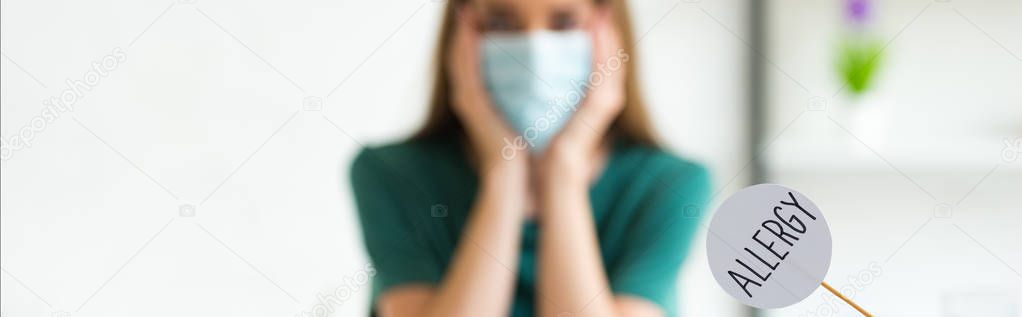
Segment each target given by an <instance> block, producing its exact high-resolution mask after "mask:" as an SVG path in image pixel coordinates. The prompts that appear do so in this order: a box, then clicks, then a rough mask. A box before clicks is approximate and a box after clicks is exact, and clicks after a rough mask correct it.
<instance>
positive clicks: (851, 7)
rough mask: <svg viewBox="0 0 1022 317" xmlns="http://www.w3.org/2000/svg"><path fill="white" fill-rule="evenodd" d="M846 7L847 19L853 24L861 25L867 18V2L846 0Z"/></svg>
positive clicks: (867, 0)
mask: <svg viewBox="0 0 1022 317" xmlns="http://www.w3.org/2000/svg"><path fill="white" fill-rule="evenodd" d="M846 5H847V7H846V9H847V12H846V13H847V14H848V19H849V20H851V21H852V22H853V23H856V24H861V23H864V22H866V19H868V18H869V11H870V3H869V0H847V4H846Z"/></svg>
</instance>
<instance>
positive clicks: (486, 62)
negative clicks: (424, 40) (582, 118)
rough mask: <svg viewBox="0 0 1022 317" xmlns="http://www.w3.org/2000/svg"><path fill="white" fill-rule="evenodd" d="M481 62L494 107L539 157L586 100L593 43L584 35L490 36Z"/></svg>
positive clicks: (564, 32) (566, 33) (484, 46)
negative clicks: (583, 100)
mask: <svg viewBox="0 0 1022 317" xmlns="http://www.w3.org/2000/svg"><path fill="white" fill-rule="evenodd" d="M482 60H483V76H484V78H485V80H486V88H487V89H488V90H489V93H490V97H491V98H492V99H493V103H494V104H495V106H496V107H497V108H498V109H499V110H500V112H501V113H502V114H503V116H504V119H505V120H506V121H507V123H508V124H509V125H511V127H512V128H513V129H514V130H515V131H516V132H518V133H519V134H520V136H521V137H522V139H524V142H525V143H528V145H529V146H531V147H532V150H531V151H532V153H534V154H537V153H542V152H543V150H545V149H546V147H547V145H549V143H550V140H551V139H553V137H554V136H555V135H557V133H558V132H560V131H561V129H562V128H564V125H565V123H567V122H568V119H569V118H570V117H571V116H572V115H573V114H574V113H575V110H576V109H577V107H578V105H579V103H580V102H581V101H582V99H584V97H585V93H586V91H585V89H586V80H587V79H588V77H589V73H590V71H591V68H592V62H593V61H592V42H591V40H590V37H589V33H587V32H585V31H558V32H553V31H538V32H529V33H487V34H486V37H485V38H484V39H483V45H482Z"/></svg>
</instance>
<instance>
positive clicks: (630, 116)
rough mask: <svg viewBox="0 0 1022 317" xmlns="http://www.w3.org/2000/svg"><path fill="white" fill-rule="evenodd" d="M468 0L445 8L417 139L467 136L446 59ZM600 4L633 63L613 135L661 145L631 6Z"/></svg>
mask: <svg viewBox="0 0 1022 317" xmlns="http://www.w3.org/2000/svg"><path fill="white" fill-rule="evenodd" d="M466 1H468V0H457V1H456V0H452V1H448V2H447V6H446V7H445V8H444V17H443V24H442V25H441V27H440V39H439V41H438V43H437V48H436V56H434V59H435V62H434V63H433V65H434V67H435V68H434V70H433V71H434V74H435V75H434V76H433V88H432V99H431V100H430V106H429V107H430V109H429V114H428V115H427V117H426V122H425V124H423V126H422V128H420V129H419V131H418V132H417V133H416V134H415V136H414V137H413V138H428V137H432V136H437V135H442V134H446V133H452V132H453V133H464V130H463V129H462V125H461V122H460V121H459V120H458V117H457V116H455V115H454V112H453V111H452V109H451V105H450V102H451V101H450V91H451V90H450V89H451V87H450V83H449V80H448V74H447V69H448V68H447V67H446V65H444V64H445V63H446V62H447V58H445V57H446V56H447V55H448V54H449V50H450V47H451V41H452V40H453V35H454V26H455V23H457V21H455V18H456V15H457V8H458V6H459V5H462V4H464V3H465V2H466ZM595 2H596V4H597V5H609V6H610V8H611V10H614V14H613V15H614V24H615V25H616V26H617V29H618V32H619V34H620V35H621V42H622V43H621V46H622V48H623V49H624V53H625V54H628V56H630V57H629V60H628V63H629V64H630V65H629V67H628V71H627V72H626V73H625V106H624V109H622V110H621V113H620V114H618V117H617V118H615V119H614V122H613V123H612V125H611V127H610V131H609V132H610V133H611V134H615V135H617V136H622V137H624V138H625V139H627V140H628V141H631V142H636V143H640V144H646V145H653V146H656V145H658V142H657V140H656V134H655V133H654V131H653V127H652V123H651V122H650V120H649V115H648V114H647V111H646V103H645V102H644V101H643V99H642V95H641V93H640V90H639V83H638V78H639V75H638V65H637V64H636V61H635V60H636V57H635V54H634V53H635V36H634V34H633V33H632V24H631V18H630V15H629V11H628V4H627V3H625V0H602V1H601V0H597V1H595Z"/></svg>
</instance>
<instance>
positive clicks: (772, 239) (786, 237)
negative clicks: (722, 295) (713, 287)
mask: <svg viewBox="0 0 1022 317" xmlns="http://www.w3.org/2000/svg"><path fill="white" fill-rule="evenodd" d="M706 253H707V256H708V257H709V260H710V270H712V271H713V278H714V279H716V280H717V283H718V284H720V286H721V287H722V288H724V290H725V291H726V292H727V293H728V294H731V296H732V297H734V298H736V299H738V300H739V301H741V302H742V303H745V304H746V305H749V306H753V307H756V308H779V307H785V306H789V305H791V304H794V303H797V302H799V301H801V300H802V299H805V298H806V297H808V296H809V295H810V294H812V293H813V291H815V290H816V288H817V287H819V286H820V283H822V282H823V278H824V277H825V276H826V275H827V269H828V268H829V267H830V256H831V240H830V229H829V228H828V227H827V221H826V220H825V219H824V218H823V213H821V212H820V208H818V207H816V204H813V202H812V201H810V200H809V198H808V197H806V196H805V195H802V194H801V193H799V192H797V191H795V190H794V189H791V188H788V187H784V186H781V185H776V184H759V185H754V186H750V187H747V188H745V189H742V190H741V191H739V192H738V193H736V194H734V195H733V196H731V197H730V198H728V199H727V200H726V201H724V203H723V204H721V206H720V208H718V209H717V213H716V214H715V215H714V216H713V221H712V222H710V230H709V236H708V237H707V238H706Z"/></svg>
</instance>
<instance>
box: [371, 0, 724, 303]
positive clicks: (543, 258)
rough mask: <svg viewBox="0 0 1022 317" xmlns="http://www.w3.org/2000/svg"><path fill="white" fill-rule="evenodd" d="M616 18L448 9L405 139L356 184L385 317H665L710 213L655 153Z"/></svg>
mask: <svg viewBox="0 0 1022 317" xmlns="http://www.w3.org/2000/svg"><path fill="white" fill-rule="evenodd" d="M633 42H634V38H633V36H632V33H631V30H630V26H629V21H628V12H627V10H626V7H625V4H624V3H623V1H595V2H594V1H592V0H544V1H510V0H465V1H450V2H449V3H448V8H447V9H446V12H445V16H444V20H443V26H442V30H441V35H440V42H439V49H438V51H439V54H438V57H439V59H438V63H437V64H438V68H437V70H436V71H437V73H436V77H435V82H434V89H433V99H432V105H431V111H430V114H429V118H428V119H427V122H426V124H425V126H424V127H423V128H422V130H421V131H419V133H418V134H417V135H416V136H415V137H413V138H412V139H410V140H408V141H405V142H402V143H398V144H394V145H389V146H383V147H377V148H368V149H365V150H363V151H362V153H360V154H359V155H358V157H357V158H356V159H355V162H354V163H353V165H352V168H351V182H352V187H353V188H354V192H355V197H356V201H357V204H358V209H359V215H360V220H361V222H362V228H363V232H364V238H365V243H366V247H367V249H368V252H369V256H370V257H371V258H372V261H373V270H374V271H375V273H376V275H375V277H374V281H373V294H372V298H373V312H374V314H376V315H381V316H469V315H472V316H501V315H513V316H532V315H539V316H617V315H620V316H673V315H676V314H677V307H676V299H677V298H678V295H677V293H676V292H677V289H676V284H677V276H678V271H679V267H680V265H681V263H682V260H683V259H684V258H685V255H686V253H687V252H688V248H689V246H690V241H691V239H692V236H693V233H694V231H695V230H696V227H697V225H698V222H699V219H698V217H697V216H696V215H698V214H699V213H700V212H699V211H700V210H701V209H702V208H703V206H704V205H705V203H706V200H707V199H708V196H709V177H708V173H707V171H706V170H705V169H704V168H702V167H701V166H699V165H697V164H694V163H691V162H688V161H685V160H682V159H679V158H676V157H674V156H672V155H670V154H667V153H665V152H664V151H663V150H661V149H660V148H659V147H658V146H657V144H656V142H655V141H654V137H653V133H652V131H650V126H651V124H650V122H649V120H648V118H647V116H646V111H645V108H644V104H643V103H642V101H641V99H640V97H639V91H638V86H639V85H638V83H637V78H638V76H637V75H636V73H635V70H636V68H637V67H635V56H633V55H631V54H632V52H633V50H632V44H633Z"/></svg>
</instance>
